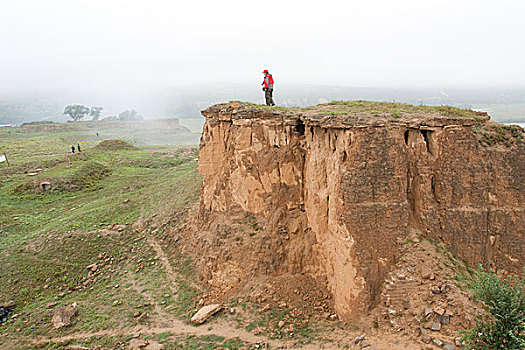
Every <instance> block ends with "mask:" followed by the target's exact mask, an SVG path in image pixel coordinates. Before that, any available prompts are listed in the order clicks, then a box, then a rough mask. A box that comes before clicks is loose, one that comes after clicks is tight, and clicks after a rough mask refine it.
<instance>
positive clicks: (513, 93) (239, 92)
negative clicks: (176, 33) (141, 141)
mask: <svg viewBox="0 0 525 350" xmlns="http://www.w3.org/2000/svg"><path fill="white" fill-rule="evenodd" d="M274 95H275V100H276V102H277V104H278V105H280V106H284V107H306V106H312V105H316V104H318V103H325V102H328V101H332V100H371V101H388V102H391V101H395V102H405V103H411V104H416V105H420V104H423V105H452V106H456V107H462V108H474V109H480V110H487V111H488V112H489V113H491V115H492V116H493V118H494V119H495V120H500V121H515V122H517V121H525V88H493V89H490V88H485V89H466V88H463V89H460V88H451V89H447V88H421V89H415V88H412V89H409V88H371V87H368V88H363V87H344V86H324V85H287V84H282V85H280V84H278V85H276V90H275V93H274ZM231 100H243V101H249V102H253V103H263V93H262V91H261V90H260V86H259V85H258V84H253V85H246V84H236V85H230V86H228V87H226V88H225V87H224V86H219V85H194V86H185V87H178V88H171V89H149V90H142V91H138V90H134V91H127V90H122V91H113V90H112V91H105V92H104V91H99V90H93V91H87V90H85V91H80V90H77V91H75V90H68V91H60V90H56V91H45V92H38V93H36V92H34V91H32V92H27V93H19V94H16V95H13V94H9V93H5V92H4V93H0V124H6V123H18V124H20V123H23V122H29V121H35V120H53V121H65V119H66V118H65V117H64V116H63V115H62V111H63V108H64V106H66V105H68V104H71V103H80V104H85V105H97V106H103V107H104V111H103V113H102V114H103V116H108V115H117V114H118V113H119V112H120V111H122V110H125V109H136V110H137V111H139V112H140V113H141V114H142V115H144V117H145V118H146V119H161V118H169V117H177V118H196V117H201V116H200V111H201V110H203V109H205V108H206V107H208V106H210V105H213V104H215V103H220V102H227V101H231Z"/></svg>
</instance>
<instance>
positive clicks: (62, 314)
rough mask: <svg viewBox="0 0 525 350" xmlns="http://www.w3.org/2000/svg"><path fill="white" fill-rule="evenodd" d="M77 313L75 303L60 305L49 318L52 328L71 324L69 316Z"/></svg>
mask: <svg viewBox="0 0 525 350" xmlns="http://www.w3.org/2000/svg"><path fill="white" fill-rule="evenodd" d="M77 313H78V308H77V303H73V304H71V305H69V306H60V307H59V308H57V309H56V310H55V312H54V313H53V318H51V324H52V325H53V328H55V329H60V328H62V327H69V326H71V318H72V317H73V316H75V315H76V314H77Z"/></svg>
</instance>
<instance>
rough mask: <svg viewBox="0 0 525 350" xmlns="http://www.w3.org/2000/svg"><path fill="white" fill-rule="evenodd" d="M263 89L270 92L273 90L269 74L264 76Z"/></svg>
mask: <svg viewBox="0 0 525 350" xmlns="http://www.w3.org/2000/svg"><path fill="white" fill-rule="evenodd" d="M263 84H264V88H265V89H270V90H273V77H272V75H271V74H266V75H265V76H264V82H263Z"/></svg>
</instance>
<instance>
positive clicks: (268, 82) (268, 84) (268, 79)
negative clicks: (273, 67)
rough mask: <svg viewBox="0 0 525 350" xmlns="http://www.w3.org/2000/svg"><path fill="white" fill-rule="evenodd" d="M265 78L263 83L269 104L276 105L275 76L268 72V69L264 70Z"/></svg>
mask: <svg viewBox="0 0 525 350" xmlns="http://www.w3.org/2000/svg"><path fill="white" fill-rule="evenodd" d="M263 74H264V80H263V82H262V84H261V85H263V91H264V97H265V98H266V105H267V106H275V102H273V77H272V75H271V74H270V73H269V72H268V69H265V70H263Z"/></svg>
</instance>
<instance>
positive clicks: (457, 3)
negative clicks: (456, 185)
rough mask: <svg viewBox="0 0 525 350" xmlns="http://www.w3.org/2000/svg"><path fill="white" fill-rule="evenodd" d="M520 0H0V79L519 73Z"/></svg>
mask: <svg viewBox="0 0 525 350" xmlns="http://www.w3.org/2000/svg"><path fill="white" fill-rule="evenodd" d="M524 16H525V2H524V1H520V0H514V1H510V0H499V1H492V0H491V1H486V0H476V1H474V0H472V1H470V0H450V1H449V0H441V1H434V0H424V1H422V0H398V1H392V0H366V1H364V0H360V1H331V0H325V1H315V2H311V1H305V0H300V1H285V0H275V1H274V0H266V1H247V0H239V1H237V0H236V1H216V0H213V1H198V0H193V1H191V0H186V1H174V0H171V1H160V0H149V1H146V0H142V1H135V0H126V1H116V0H103V1H101V0H89V1H83V0H63V1H62V0H45V1H42V0H32V1H27V0H16V1H10V0H5V1H2V2H1V3H0V89H4V90H5V89H11V90H17V89H28V88H29V89H33V88H34V89H42V88H78V87H88V88H100V89H105V88H109V89H112V88H117V87H129V88H148V87H162V86H180V85H184V84H199V83H224V84H226V85H227V84H228V83H252V82H253V83H254V84H260V81H261V79H262V77H261V73H260V72H261V70H262V69H266V68H267V69H269V70H270V71H271V72H272V73H273V74H274V77H275V80H276V83H277V85H276V86H278V84H279V83H291V84H333V85H350V86H439V85H443V86H487V85H488V86H494V85H522V86H523V85H525V64H524V63H525V45H524V43H525V34H524V33H525V21H524V20H523V18H524Z"/></svg>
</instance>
